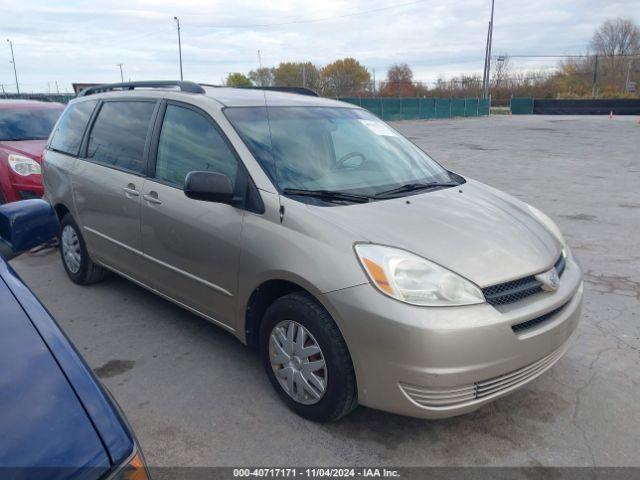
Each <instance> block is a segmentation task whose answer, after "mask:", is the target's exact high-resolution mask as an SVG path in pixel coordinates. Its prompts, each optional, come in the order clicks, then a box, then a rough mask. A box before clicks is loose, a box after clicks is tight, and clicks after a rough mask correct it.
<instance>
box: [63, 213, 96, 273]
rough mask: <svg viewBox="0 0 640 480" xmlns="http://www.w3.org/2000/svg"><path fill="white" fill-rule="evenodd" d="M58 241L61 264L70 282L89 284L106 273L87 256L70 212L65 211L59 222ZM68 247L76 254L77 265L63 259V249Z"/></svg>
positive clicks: (84, 245) (65, 249)
mask: <svg viewBox="0 0 640 480" xmlns="http://www.w3.org/2000/svg"><path fill="white" fill-rule="evenodd" d="M58 243H59V244H60V257H61V259H62V265H63V266H64V270H65V271H66V272H67V275H68V276H69V278H70V279H71V281H72V282H74V283H77V284H78V285H90V284H92V283H97V282H100V281H101V280H103V279H104V277H105V276H106V275H107V271H106V270H105V269H104V268H102V267H100V266H98V265H96V264H95V263H93V260H91V257H89V253H88V252H87V247H86V244H85V242H84V238H83V237H82V234H81V233H80V228H79V227H78V225H77V224H76V222H75V220H74V219H73V217H72V216H71V214H70V213H67V214H66V215H65V216H64V217H63V218H62V221H61V222H60V234H59V236H58ZM70 248H71V249H72V250H74V253H76V254H77V257H75V260H77V265H76V263H74V261H73V260H69V259H65V251H66V252H69V249H70Z"/></svg>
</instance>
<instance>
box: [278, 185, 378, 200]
mask: <svg viewBox="0 0 640 480" xmlns="http://www.w3.org/2000/svg"><path fill="white" fill-rule="evenodd" d="M282 193H284V194H285V195H302V196H306V197H316V198H321V199H323V200H343V201H345V202H354V203H367V202H370V201H371V200H373V199H372V197H367V196H366V195H356V194H353V193H346V192H339V191H337V190H305V189H302V188H285V189H284V190H283V191H282Z"/></svg>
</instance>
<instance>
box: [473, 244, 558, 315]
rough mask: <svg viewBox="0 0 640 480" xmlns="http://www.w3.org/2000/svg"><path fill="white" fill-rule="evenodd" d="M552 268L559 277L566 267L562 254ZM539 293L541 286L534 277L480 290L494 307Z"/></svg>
mask: <svg viewBox="0 0 640 480" xmlns="http://www.w3.org/2000/svg"><path fill="white" fill-rule="evenodd" d="M554 266H555V267H556V271H557V272H558V276H559V277H561V276H562V273H563V272H564V268H565V266H566V260H565V257H564V255H563V254H560V258H558V260H557V261H556V263H555V265H554ZM540 292H542V284H541V283H540V282H539V281H538V280H536V277H535V276H534V275H530V276H528V277H524V278H519V279H517V280H512V281H510V282H505V283H499V284H498V285H493V286H491V287H486V288H483V289H482V293H483V294H484V298H485V299H486V300H487V303H489V304H490V305H494V306H495V305H506V304H508V303H514V302H517V301H519V300H522V299H524V298H527V297H529V296H531V295H534V294H536V293H540Z"/></svg>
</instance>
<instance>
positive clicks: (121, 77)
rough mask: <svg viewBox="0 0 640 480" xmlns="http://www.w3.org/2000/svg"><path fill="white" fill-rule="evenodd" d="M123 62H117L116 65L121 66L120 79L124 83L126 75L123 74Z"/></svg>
mask: <svg viewBox="0 0 640 480" xmlns="http://www.w3.org/2000/svg"><path fill="white" fill-rule="evenodd" d="M122 65H123V64H122V63H116V66H118V67H120V81H121V82H122V83H124V75H122Z"/></svg>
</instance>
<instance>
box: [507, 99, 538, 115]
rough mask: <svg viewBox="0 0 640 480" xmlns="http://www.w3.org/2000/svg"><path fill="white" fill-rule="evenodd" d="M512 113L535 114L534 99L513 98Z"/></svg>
mask: <svg viewBox="0 0 640 480" xmlns="http://www.w3.org/2000/svg"><path fill="white" fill-rule="evenodd" d="M511 113H512V114H513V115H531V114H532V113H533V98H512V99H511Z"/></svg>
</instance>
